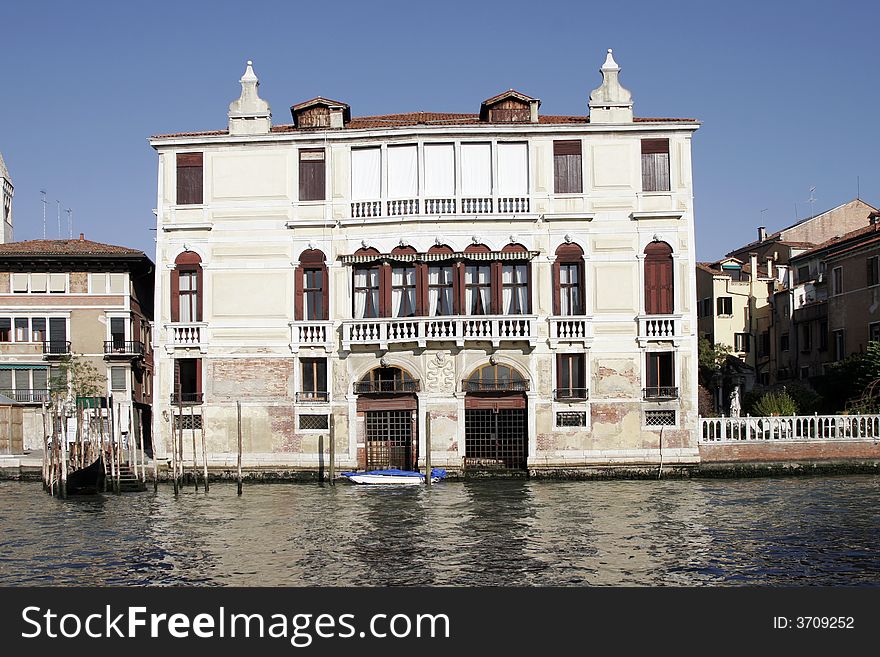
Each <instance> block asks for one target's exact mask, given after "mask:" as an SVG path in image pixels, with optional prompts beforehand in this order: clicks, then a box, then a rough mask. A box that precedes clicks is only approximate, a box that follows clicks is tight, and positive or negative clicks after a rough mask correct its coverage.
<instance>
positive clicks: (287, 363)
mask: <svg viewBox="0 0 880 657" xmlns="http://www.w3.org/2000/svg"><path fill="white" fill-rule="evenodd" d="M206 362H207V363H208V367H209V369H210V370H211V371H210V372H209V373H208V379H209V381H211V385H212V387H213V389H212V390H211V394H212V396H213V398H214V399H217V400H218V401H231V400H238V399H241V400H244V399H271V400H273V401H278V400H282V399H291V400H292V395H291V394H290V392H289V390H290V388H292V381H293V360H292V359H289V358H230V359H209V360H207V361H206Z"/></svg>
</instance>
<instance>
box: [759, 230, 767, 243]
mask: <svg viewBox="0 0 880 657" xmlns="http://www.w3.org/2000/svg"><path fill="white" fill-rule="evenodd" d="M766 239H767V227H766V226H758V241H759V242H763V241H764V240H766Z"/></svg>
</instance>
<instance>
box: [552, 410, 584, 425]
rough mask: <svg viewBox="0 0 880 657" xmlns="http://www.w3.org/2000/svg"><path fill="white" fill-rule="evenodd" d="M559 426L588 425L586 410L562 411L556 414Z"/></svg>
mask: <svg viewBox="0 0 880 657" xmlns="http://www.w3.org/2000/svg"><path fill="white" fill-rule="evenodd" d="M556 426H557V427H585V426H587V413H586V411H561V412H559V413H557V414H556Z"/></svg>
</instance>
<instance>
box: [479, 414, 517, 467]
mask: <svg viewBox="0 0 880 657" xmlns="http://www.w3.org/2000/svg"><path fill="white" fill-rule="evenodd" d="M527 444H528V434H527V432H526V409H524V408H500V409H483V408H479V409H466V410H465V412H464V450H465V455H466V458H467V461H468V462H469V463H473V464H474V465H476V466H480V465H484V466H490V467H491V466H495V467H505V468H511V469H517V470H524V469H525V468H526V457H527V456H528V449H527Z"/></svg>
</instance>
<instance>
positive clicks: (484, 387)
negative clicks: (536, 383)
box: [461, 379, 529, 392]
mask: <svg viewBox="0 0 880 657" xmlns="http://www.w3.org/2000/svg"><path fill="white" fill-rule="evenodd" d="M461 389H462V391H464V392H528V391H529V382H528V381H511V380H510V379H483V380H481V381H471V380H470V379H465V380H464V381H462V382H461Z"/></svg>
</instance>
